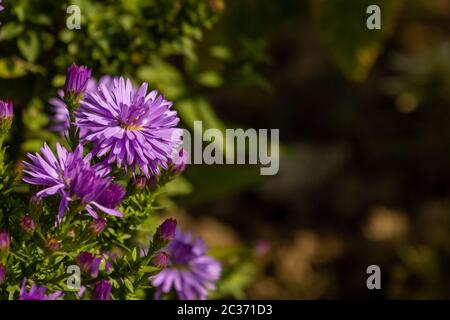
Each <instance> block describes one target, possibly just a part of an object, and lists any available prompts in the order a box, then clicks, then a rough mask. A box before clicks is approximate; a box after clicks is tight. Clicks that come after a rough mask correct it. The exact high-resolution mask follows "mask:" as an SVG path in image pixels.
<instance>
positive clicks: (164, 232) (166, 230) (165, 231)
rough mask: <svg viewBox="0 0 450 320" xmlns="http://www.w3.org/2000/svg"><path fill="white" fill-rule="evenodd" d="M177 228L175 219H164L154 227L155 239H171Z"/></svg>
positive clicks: (167, 240)
mask: <svg viewBox="0 0 450 320" xmlns="http://www.w3.org/2000/svg"><path fill="white" fill-rule="evenodd" d="M176 230H177V220H176V219H172V218H169V219H166V220H164V222H163V223H161V225H160V226H159V227H158V229H156V234H155V237H156V240H162V241H163V242H166V243H168V242H170V241H172V239H173V237H174V236H175V232H176Z"/></svg>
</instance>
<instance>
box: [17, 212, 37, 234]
mask: <svg viewBox="0 0 450 320" xmlns="http://www.w3.org/2000/svg"><path fill="white" fill-rule="evenodd" d="M20 226H21V227H22V230H23V231H25V232H27V233H33V232H34V230H36V224H35V223H34V220H33V218H32V217H31V216H30V215H26V216H24V217H23V218H22V219H21V220H20Z"/></svg>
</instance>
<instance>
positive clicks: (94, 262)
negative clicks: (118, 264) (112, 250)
mask: <svg viewBox="0 0 450 320" xmlns="http://www.w3.org/2000/svg"><path fill="white" fill-rule="evenodd" d="M105 256H106V255H100V256H98V255H94V254H92V253H90V252H81V253H80V254H79V255H78V257H77V258H76V259H75V261H76V263H77V265H78V266H79V267H80V268H81V270H83V271H84V272H86V273H88V274H89V275H90V276H91V277H92V278H96V277H97V276H98V272H99V271H100V265H101V263H102V262H104V270H105V271H106V272H108V271H109V270H110V268H111V264H110V263H109V262H108V260H106V257H105Z"/></svg>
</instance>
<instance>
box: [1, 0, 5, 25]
mask: <svg viewBox="0 0 450 320" xmlns="http://www.w3.org/2000/svg"><path fill="white" fill-rule="evenodd" d="M2 2H3V0H0V12H2V11H3V10H5V7H4V6H2ZM0 24H1V23H0Z"/></svg>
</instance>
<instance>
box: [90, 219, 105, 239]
mask: <svg viewBox="0 0 450 320" xmlns="http://www.w3.org/2000/svg"><path fill="white" fill-rule="evenodd" d="M106 225H107V220H106V219H103V218H98V219H95V220H92V221H91V223H90V224H89V230H90V231H91V233H92V235H94V236H98V235H99V234H101V233H102V232H103V230H105V228H106Z"/></svg>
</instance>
